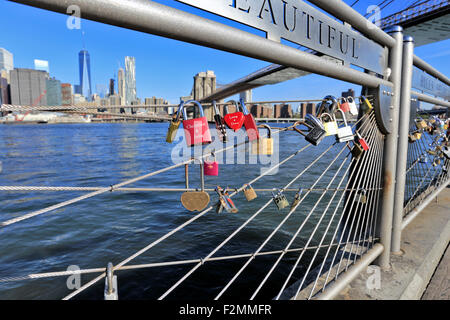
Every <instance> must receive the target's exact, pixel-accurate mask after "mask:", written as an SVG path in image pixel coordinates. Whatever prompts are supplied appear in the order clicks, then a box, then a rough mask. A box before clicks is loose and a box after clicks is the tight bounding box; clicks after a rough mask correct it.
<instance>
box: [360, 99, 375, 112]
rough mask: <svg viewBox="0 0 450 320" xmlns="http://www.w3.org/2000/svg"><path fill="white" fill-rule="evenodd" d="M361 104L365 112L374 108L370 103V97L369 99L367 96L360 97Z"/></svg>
mask: <svg viewBox="0 0 450 320" xmlns="http://www.w3.org/2000/svg"><path fill="white" fill-rule="evenodd" d="M360 105H361V108H362V111H363V112H364V113H369V112H370V111H372V110H373V106H372V104H371V103H370V101H369V99H367V98H366V97H365V96H361V97H360Z"/></svg>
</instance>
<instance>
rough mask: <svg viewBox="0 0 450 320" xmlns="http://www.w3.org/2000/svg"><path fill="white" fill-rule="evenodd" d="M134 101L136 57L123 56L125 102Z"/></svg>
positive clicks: (129, 103) (130, 102)
mask: <svg viewBox="0 0 450 320" xmlns="http://www.w3.org/2000/svg"><path fill="white" fill-rule="evenodd" d="M135 101H136V59H135V58H134V57H125V103H126V104H127V105H131V104H132V103H133V102H135Z"/></svg>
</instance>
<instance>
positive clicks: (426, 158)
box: [419, 155, 428, 163]
mask: <svg viewBox="0 0 450 320" xmlns="http://www.w3.org/2000/svg"><path fill="white" fill-rule="evenodd" d="M419 162H420V163H428V157H427V156H425V155H421V156H420V158H419Z"/></svg>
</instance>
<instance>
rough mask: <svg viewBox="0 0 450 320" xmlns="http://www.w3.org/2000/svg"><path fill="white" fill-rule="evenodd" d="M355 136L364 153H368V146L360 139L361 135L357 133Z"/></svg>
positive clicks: (364, 140)
mask: <svg viewBox="0 0 450 320" xmlns="http://www.w3.org/2000/svg"><path fill="white" fill-rule="evenodd" d="M356 136H357V138H358V142H359V144H360V145H361V147H362V148H363V149H364V151H368V150H369V149H370V146H369V144H368V143H367V141H366V139H364V138H363V137H361V135H360V134H359V133H358V132H357V133H356Z"/></svg>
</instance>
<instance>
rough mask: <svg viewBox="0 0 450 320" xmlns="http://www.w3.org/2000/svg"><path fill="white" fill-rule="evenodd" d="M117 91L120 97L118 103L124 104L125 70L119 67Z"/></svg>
mask: <svg viewBox="0 0 450 320" xmlns="http://www.w3.org/2000/svg"><path fill="white" fill-rule="evenodd" d="M117 91H118V94H119V97H120V104H121V105H124V104H125V91H126V89H125V71H124V70H123V69H122V68H119V71H118V72H117Z"/></svg>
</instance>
